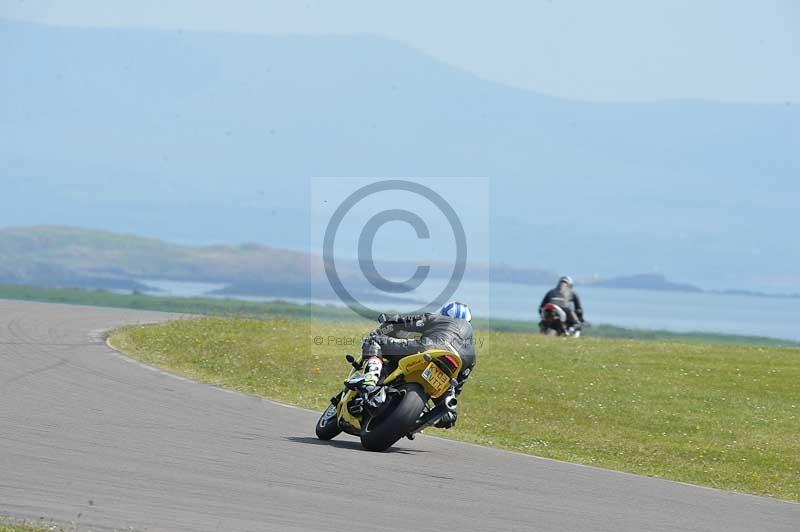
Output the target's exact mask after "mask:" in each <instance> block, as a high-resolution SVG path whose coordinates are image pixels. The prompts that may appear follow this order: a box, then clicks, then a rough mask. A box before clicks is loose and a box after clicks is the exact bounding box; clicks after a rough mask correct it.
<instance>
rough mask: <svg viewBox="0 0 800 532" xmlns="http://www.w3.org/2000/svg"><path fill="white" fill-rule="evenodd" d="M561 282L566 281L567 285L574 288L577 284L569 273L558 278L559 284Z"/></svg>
mask: <svg viewBox="0 0 800 532" xmlns="http://www.w3.org/2000/svg"><path fill="white" fill-rule="evenodd" d="M561 283H566V284H567V286H569V287H570V288H572V287H573V286H574V285H575V283H573V282H572V277H570V276H569V275H564V276H563V277H561V278H560V279H559V280H558V284H561Z"/></svg>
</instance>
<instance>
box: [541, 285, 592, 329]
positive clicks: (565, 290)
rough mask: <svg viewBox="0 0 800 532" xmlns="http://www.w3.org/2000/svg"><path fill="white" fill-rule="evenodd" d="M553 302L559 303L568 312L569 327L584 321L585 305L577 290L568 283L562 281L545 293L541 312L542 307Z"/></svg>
mask: <svg viewBox="0 0 800 532" xmlns="http://www.w3.org/2000/svg"><path fill="white" fill-rule="evenodd" d="M548 303H552V304H553V305H558V306H559V307H561V309H562V310H563V311H564V312H565V313H566V314H567V323H566V324H565V325H566V326H567V327H572V326H574V325H577V324H578V323H583V307H582V306H581V299H580V298H579V297H578V294H577V292H575V290H573V289H572V288H571V287H570V286H568V285H567V284H566V283H560V284H559V285H558V286H557V287H555V288H553V289H552V290H550V291H549V292H547V293H546V294H545V295H544V298H543V299H542V302H541V304H540V305H539V313H540V314H541V312H542V307H544V306H545V305H546V304H548Z"/></svg>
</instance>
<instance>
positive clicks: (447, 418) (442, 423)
mask: <svg viewBox="0 0 800 532" xmlns="http://www.w3.org/2000/svg"><path fill="white" fill-rule="evenodd" d="M457 419H458V412H456V411H455V410H453V411H451V412H448V413H446V414H445V415H443V416H442V417H441V419H439V421H437V422H436V423H435V424H434V425H433V426H434V427H436V428H437V429H449V428H452V427H454V426H455V424H456V420H457Z"/></svg>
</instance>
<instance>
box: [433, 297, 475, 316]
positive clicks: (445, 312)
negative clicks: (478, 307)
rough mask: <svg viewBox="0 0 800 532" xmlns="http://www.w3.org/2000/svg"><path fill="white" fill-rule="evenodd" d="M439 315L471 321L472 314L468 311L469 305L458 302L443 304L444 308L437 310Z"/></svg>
mask: <svg viewBox="0 0 800 532" xmlns="http://www.w3.org/2000/svg"><path fill="white" fill-rule="evenodd" d="M439 314H441V315H442V316H450V317H451V318H456V319H459V320H467V321H472V312H470V310H469V305H467V304H466V303H461V302H459V301H451V302H449V303H445V304H444V306H443V307H442V308H440V309H439Z"/></svg>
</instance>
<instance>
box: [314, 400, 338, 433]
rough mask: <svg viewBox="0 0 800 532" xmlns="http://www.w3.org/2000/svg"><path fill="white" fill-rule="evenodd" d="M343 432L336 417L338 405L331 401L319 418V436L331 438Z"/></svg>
mask: <svg viewBox="0 0 800 532" xmlns="http://www.w3.org/2000/svg"><path fill="white" fill-rule="evenodd" d="M341 432H342V429H340V428H339V420H338V419H336V405H334V404H333V403H331V404H330V405H328V408H326V409H325V411H324V412H323V413H322V415H321V416H320V417H319V419H318V420H317V438H319V439H320V440H330V439H332V438H335V437H336V436H338V435H339V434H340V433H341Z"/></svg>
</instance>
